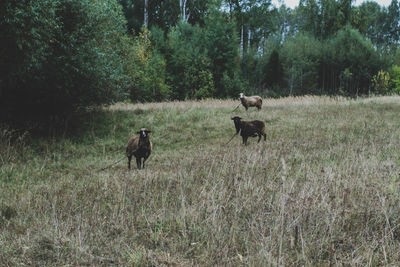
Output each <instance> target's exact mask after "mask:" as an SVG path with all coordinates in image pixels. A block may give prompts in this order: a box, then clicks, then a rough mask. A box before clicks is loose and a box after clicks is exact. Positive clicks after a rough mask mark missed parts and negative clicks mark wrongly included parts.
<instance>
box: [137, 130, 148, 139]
mask: <svg viewBox="0 0 400 267" xmlns="http://www.w3.org/2000/svg"><path fill="white" fill-rule="evenodd" d="M149 133H151V131H149V130H147V129H146V128H141V129H140V131H138V132H137V134H139V136H140V138H147V137H148V136H149Z"/></svg>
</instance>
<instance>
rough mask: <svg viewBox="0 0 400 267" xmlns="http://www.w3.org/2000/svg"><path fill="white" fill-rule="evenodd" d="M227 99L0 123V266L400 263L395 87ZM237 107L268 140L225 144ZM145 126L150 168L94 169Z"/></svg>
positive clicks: (399, 126) (399, 119)
mask: <svg viewBox="0 0 400 267" xmlns="http://www.w3.org/2000/svg"><path fill="white" fill-rule="evenodd" d="M237 104H238V101H219V100H208V101H201V102H170V103H155V104H138V105H128V104H117V105H114V106H112V107H110V108H108V109H104V110H102V111H96V112H92V113H90V114H88V115H86V116H84V117H81V118H80V119H79V121H76V122H75V126H74V127H75V128H74V131H75V133H74V134H66V135H60V136H57V137H53V138H40V137H34V136H32V135H30V134H29V133H27V134H25V135H24V136H19V137H17V136H16V135H15V134H14V133H13V132H12V131H10V130H9V129H8V130H7V129H2V130H1V132H0V157H1V158H0V164H1V168H0V265H1V266H22V265H43V266H51V265H54V266H59V265H70V266H76V265H80V266H82V265H95V266H98V265H104V266H110V265H135V266H143V265H144V266H146V265H155V266H159V265H174V266H188V265H234V266H236V265H256V266H260V265H264V266H265V265H316V264H318V265H329V264H334V265H337V264H338V265H343V264H346V265H347V264H351V265H361V266H366V265H374V266H376V265H393V266H395V265H399V264H400V228H399V227H400V150H399V149H400V116H399V114H400V97H376V98H368V99H358V100H349V99H343V98H328V97H302V98H284V99H278V100H266V101H264V106H263V109H262V111H260V112H258V111H256V110H253V109H252V110H249V111H248V112H246V111H244V108H243V107H241V108H240V109H238V110H236V112H234V113H231V111H232V109H233V108H234V107H235V106H236V105H237ZM234 114H237V115H239V116H241V117H243V118H245V119H246V120H253V119H262V120H267V121H268V123H267V141H266V142H260V143H259V144H257V142H256V140H257V138H251V139H249V145H248V146H243V145H242V144H241V139H240V137H236V138H235V139H233V141H232V142H230V143H229V144H228V145H226V142H227V141H228V140H229V139H230V137H231V136H232V135H233V134H234V132H235V131H234V125H233V122H232V121H231V120H230V117H231V116H233V115H234ZM76 125H79V126H76ZM71 127H72V126H71ZM141 127H147V128H149V129H151V130H152V135H151V138H152V141H153V153H152V155H151V156H150V158H149V160H148V163H147V166H146V167H147V168H146V169H145V170H136V169H133V170H131V171H128V170H127V161H126V160H125V159H124V160H123V161H122V162H120V163H118V164H116V165H114V166H112V167H111V168H109V169H106V170H104V171H100V172H99V171H98V170H99V169H100V168H102V167H105V166H107V165H109V164H111V163H113V162H115V161H116V160H118V159H120V158H121V157H123V156H124V150H125V146H126V143H127V141H128V138H129V136H130V135H131V134H133V133H134V132H136V131H137V130H138V129H139V128H141ZM134 166H135V165H134Z"/></svg>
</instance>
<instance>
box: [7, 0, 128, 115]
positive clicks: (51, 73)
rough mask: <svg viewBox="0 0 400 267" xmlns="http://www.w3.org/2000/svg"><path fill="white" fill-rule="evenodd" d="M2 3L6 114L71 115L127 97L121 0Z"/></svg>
mask: <svg viewBox="0 0 400 267" xmlns="http://www.w3.org/2000/svg"><path fill="white" fill-rule="evenodd" d="M0 10H1V11H0V12H1V14H0V15H1V17H2V18H4V19H3V20H1V22H0V28H1V30H0V37H1V39H2V40H6V42H5V43H3V45H2V49H1V53H2V54H1V56H2V58H3V59H4V60H2V62H0V66H1V71H0V86H1V89H0V96H1V97H0V99H1V100H0V106H1V107H0V113H1V114H2V115H3V116H2V118H0V119H3V120H11V119H13V120H15V118H16V117H17V118H19V119H24V120H29V119H33V118H35V119H36V118H38V116H39V117H54V116H65V115H66V114H68V113H70V112H72V111H76V110H78V109H81V108H85V107H88V106H92V105H98V104H108V103H112V102H113V101H116V100H119V99H122V98H124V96H125V94H126V93H125V92H126V88H127V85H128V84H127V79H126V76H125V75H124V72H123V68H122V62H123V58H122V57H121V55H122V53H121V50H120V46H119V45H120V42H121V39H122V37H123V36H124V34H125V32H126V28H125V24H126V20H125V18H124V16H123V14H122V10H121V6H120V5H119V4H118V3H117V2H116V1H115V0H111V1H109V0H95V1H91V0H64V1H61V0H27V1H16V0H14V1H2V2H1V3H0Z"/></svg>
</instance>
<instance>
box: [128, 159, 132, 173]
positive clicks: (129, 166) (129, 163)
mask: <svg viewBox="0 0 400 267" xmlns="http://www.w3.org/2000/svg"><path fill="white" fill-rule="evenodd" d="M131 160H132V156H128V170H130V169H131Z"/></svg>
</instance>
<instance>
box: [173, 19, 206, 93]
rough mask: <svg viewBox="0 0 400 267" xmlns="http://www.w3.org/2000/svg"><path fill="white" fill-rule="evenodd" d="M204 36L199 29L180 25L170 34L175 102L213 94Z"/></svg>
mask: <svg viewBox="0 0 400 267" xmlns="http://www.w3.org/2000/svg"><path fill="white" fill-rule="evenodd" d="M210 64H211V62H210V59H209V58H208V56H207V49H206V46H205V36H204V33H203V32H202V30H201V29H200V27H199V26H192V25H190V24H188V23H186V22H180V23H179V24H178V25H177V26H176V27H175V28H173V29H172V30H171V31H170V33H169V34H168V56H167V72H168V78H169V84H170V86H171V89H172V94H173V95H172V96H173V98H175V99H186V98H204V97H210V96H213V95H214V82H213V76H212V73H211V70H210Z"/></svg>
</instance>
